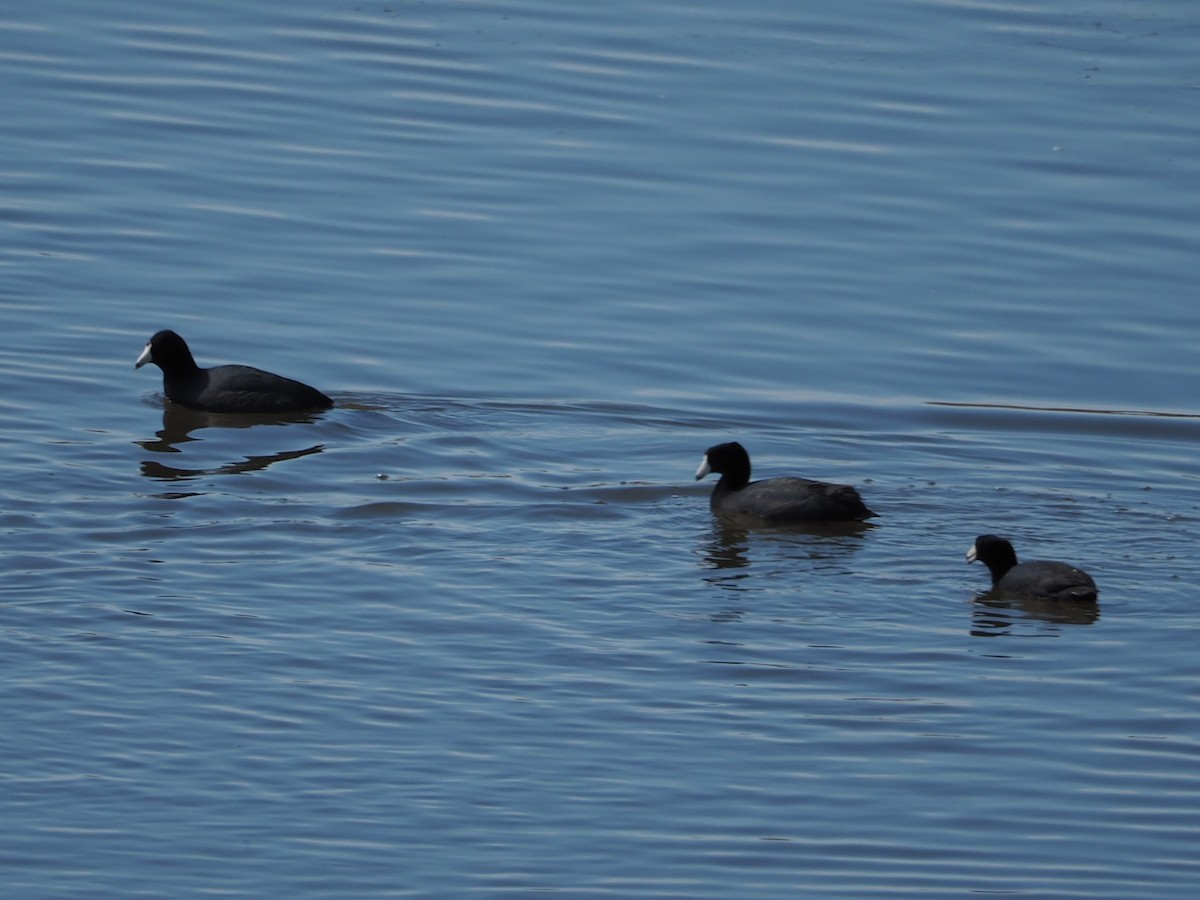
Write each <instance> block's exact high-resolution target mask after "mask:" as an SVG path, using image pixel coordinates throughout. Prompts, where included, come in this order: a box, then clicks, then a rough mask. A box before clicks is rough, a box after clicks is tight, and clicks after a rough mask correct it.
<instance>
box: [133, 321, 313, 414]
mask: <svg viewBox="0 0 1200 900" xmlns="http://www.w3.org/2000/svg"><path fill="white" fill-rule="evenodd" d="M148 362H149V363H154V364H155V365H156V366H158V367H159V368H160V369H162V373H163V391H164V392H165V393H166V395H167V398H168V399H169V400H172V401H174V402H175V403H178V404H180V405H182V406H187V407H190V408H191V409H199V410H203V411H205V412H215V413H282V412H299V411H301V410H308V409H313V410H316V409H329V407H331V406H333V401H332V400H330V399H329V398H328V397H326V396H325V395H324V394H322V393H321V392H320V391H318V390H317V389H316V388H314V387H309V386H308V385H307V384H302V383H301V382H299V381H293V380H292V379H290V378H284V377H283V376H282V375H272V374H271V373H270V372H264V371H263V370H262V369H255V368H254V367H253V366H214V367H213V368H211V369H202V368H200V367H199V366H198V365H196V360H194V359H193V358H192V351H191V350H189V349H188V345H187V344H186V343H185V342H184V340H183V338H181V337H180V336H179V335H177V334H176V333H175V332H173V331H160V332H158V333H157V334H155V335H154V336H153V337H152V338H150V340H149V341H147V342H146V349H145V350H143V351H142V355H141V356H139V357H138V358H137V362H136V363H134V365H133V367H134V368H135V369H140V368H141V367H142V366H144V365H145V364H146V363H148Z"/></svg>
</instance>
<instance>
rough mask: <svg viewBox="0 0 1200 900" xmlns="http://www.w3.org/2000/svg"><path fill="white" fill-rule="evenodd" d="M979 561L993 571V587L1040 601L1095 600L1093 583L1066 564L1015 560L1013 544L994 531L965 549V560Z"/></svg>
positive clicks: (1087, 576)
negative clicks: (1019, 561) (968, 548)
mask: <svg viewBox="0 0 1200 900" xmlns="http://www.w3.org/2000/svg"><path fill="white" fill-rule="evenodd" d="M975 560H979V561H980V562H982V563H983V564H984V565H985V566H987V567H988V570H989V571H991V573H992V589H993V590H997V591H1009V592H1011V593H1014V594H1024V595H1025V596H1026V597H1037V598H1039V599H1043V600H1095V599H1096V597H1097V596H1098V595H1099V591H1097V590H1096V582H1094V581H1093V580H1092V576H1091V575H1089V574H1088V573H1087V572H1084V571H1082V570H1080V569H1077V568H1075V567H1074V566H1072V565H1070V564H1069V563H1065V562H1053V561H1051V560H1045V559H1033V560H1030V561H1029V562H1023V563H1018V562H1017V554H1016V551H1015V550H1013V546H1012V544H1010V543H1009V542H1008V541H1006V540H1005V539H1004V538H1002V537H996V535H994V534H981V535H980V536H979V537H977V538H975V543H974V545H972V547H971V549H970V550H968V551H967V562H968V563H973V562H975Z"/></svg>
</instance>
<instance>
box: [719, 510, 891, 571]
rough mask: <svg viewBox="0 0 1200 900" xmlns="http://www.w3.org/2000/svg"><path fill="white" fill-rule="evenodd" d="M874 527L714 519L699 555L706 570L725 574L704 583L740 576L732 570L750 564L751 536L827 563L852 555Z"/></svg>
mask: <svg viewBox="0 0 1200 900" xmlns="http://www.w3.org/2000/svg"><path fill="white" fill-rule="evenodd" d="M874 527H875V526H874V525H872V524H871V523H870V522H810V523H792V524H788V525H757V526H756V525H752V524H749V523H747V522H744V521H740V520H738V519H730V518H725V517H714V519H713V525H712V532H711V534H710V536H709V538H708V539H707V541H706V542H705V543H704V544H703V545H702V546H701V553H700V555H701V558H702V559H703V560H704V565H705V566H706V567H708V568H712V569H719V570H722V571H723V572H724V573H725V574H722V575H714V576H712V577H709V578H708V579H706V580H707V581H709V582H712V583H721V582H726V581H729V580H731V579H733V578H738V577H740V576H739V575H737V574H736V571H737V570H738V569H744V568H747V567H748V566H749V565H750V562H751V560H750V557H749V555H748V554H749V551H750V547H751V543H752V539H753V538H755V537H764V538H766V539H768V540H771V539H775V540H777V541H779V542H788V543H790V544H792V545H795V546H798V547H800V546H802V547H803V548H804V552H803V556H804V557H805V558H807V559H812V560H821V561H828V560H830V559H834V558H837V557H842V556H848V555H849V554H851V553H853V552H854V551H855V550H857V549H858V548H859V547H861V546H862V544H861V541H860V538H862V537H863V536H864V535H865V534H866V533H867V532H869V531H870V530H871V529H872V528H874Z"/></svg>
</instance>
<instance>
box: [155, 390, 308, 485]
mask: <svg viewBox="0 0 1200 900" xmlns="http://www.w3.org/2000/svg"><path fill="white" fill-rule="evenodd" d="M321 415H322V413H319V412H304V413H270V414H254V415H251V414H245V413H208V412H201V411H198V410H193V409H187V408H186V407H182V406H177V405H175V404H172V403H168V404H167V405H166V406H164V407H163V427H162V429H161V430H160V431H159V432H158V433H157V434H156V435H155V437H154V439H152V440H144V441H135V442H134V443H136V444H137V445H138V446H140V447H142V448H143V449H145V450H149V451H150V452H151V453H182V452H183V451H182V450H181V449H180V446H181V445H183V444H187V443H190V442H192V441H199V440H201V438H198V437H194V436H193V433H194V432H196V431H199V430H200V429H202V428H253V427H254V426H256V425H292V424H308V423H312V422H315V421H317V420H318V419H319V418H320V417H321ZM324 449H325V447H324V445H323V444H314V445H313V446H311V447H305V448H303V449H301V450H282V451H279V452H277V453H267V454H260V455H257V456H247V457H245V458H244V459H241V460H238V461H237V462H232V463H225V464H223V465H220V466H215V467H207V468H182V467H178V466H170V465H167V464H166V463H163V462H160V461H158V460H152V459H151V460H143V462H142V464H141V473H142V475H144V476H145V477H147V478H153V479H155V480H157V481H180V480H186V479H189V478H197V477H200V476H204V475H238V474H242V473H245V472H254V471H258V470H260V469H265V468H267V467H268V466H270V465H273V464H274V463H277V462H282V461H283V460H287V459H298V458H300V457H302V456H311V455H312V454H314V453H320V452H321V451H322V450H324Z"/></svg>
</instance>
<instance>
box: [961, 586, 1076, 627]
mask: <svg viewBox="0 0 1200 900" xmlns="http://www.w3.org/2000/svg"><path fill="white" fill-rule="evenodd" d="M1099 619H1100V604H1099V603H1097V602H1096V601H1095V600H1039V599H1037V598H1036V597H1024V596H1021V595H1020V594H1009V593H1006V592H1004V591H986V592H984V593H981V594H976V595H975V600H974V604H973V606H972V611H971V636H972V637H1000V636H1002V635H1005V634H1010V633H1012V630H1013V629H1014V628H1016V627H1019V626H1020V624H1021V623H1022V622H1026V621H1030V620H1032V621H1036V622H1044V623H1046V624H1049V625H1092V624H1095V623H1096V622H1097V621H1099Z"/></svg>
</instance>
